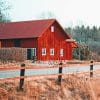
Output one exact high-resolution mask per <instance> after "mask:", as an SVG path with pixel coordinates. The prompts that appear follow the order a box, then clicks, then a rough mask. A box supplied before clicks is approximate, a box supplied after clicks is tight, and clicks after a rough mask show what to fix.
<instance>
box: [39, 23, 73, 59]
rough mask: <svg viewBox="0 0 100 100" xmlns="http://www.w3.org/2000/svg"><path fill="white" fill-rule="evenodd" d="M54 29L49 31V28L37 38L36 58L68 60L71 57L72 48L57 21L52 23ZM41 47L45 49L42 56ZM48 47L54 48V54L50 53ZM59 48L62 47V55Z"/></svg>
mask: <svg viewBox="0 0 100 100" xmlns="http://www.w3.org/2000/svg"><path fill="white" fill-rule="evenodd" d="M53 26H54V27H55V31H54V32H51V30H50V28H49V29H47V31H45V33H44V34H43V35H42V37H40V38H39V39H38V47H39V48H38V59H39V60H70V59H71V58H72V50H71V49H72V48H71V45H70V43H67V42H66V41H65V40H66V38H68V37H66V35H65V34H63V33H64V32H63V31H62V29H61V28H60V27H59V25H58V24H57V23H54V24H53ZM42 48H47V49H46V55H45V56H42V53H41V50H42ZM50 48H54V50H55V54H54V56H51V55H50ZM60 48H61V49H64V56H63V57H61V56H60Z"/></svg>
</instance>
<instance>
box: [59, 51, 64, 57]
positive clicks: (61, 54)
mask: <svg viewBox="0 0 100 100" xmlns="http://www.w3.org/2000/svg"><path fill="white" fill-rule="evenodd" d="M60 56H61V57H63V56H64V49H60Z"/></svg>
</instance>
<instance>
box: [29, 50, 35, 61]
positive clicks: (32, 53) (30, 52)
mask: <svg viewBox="0 0 100 100" xmlns="http://www.w3.org/2000/svg"><path fill="white" fill-rule="evenodd" d="M33 57H36V48H28V49H27V59H28V60H33Z"/></svg>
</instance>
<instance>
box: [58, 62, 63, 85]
mask: <svg viewBox="0 0 100 100" xmlns="http://www.w3.org/2000/svg"><path fill="white" fill-rule="evenodd" d="M62 65H63V63H62V62H60V63H59V74H62ZM61 81H62V75H58V84H59V85H61Z"/></svg>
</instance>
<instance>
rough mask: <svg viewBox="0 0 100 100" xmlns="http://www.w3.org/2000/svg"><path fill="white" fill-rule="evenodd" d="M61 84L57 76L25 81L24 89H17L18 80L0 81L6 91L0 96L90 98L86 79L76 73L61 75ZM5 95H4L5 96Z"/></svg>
mask: <svg viewBox="0 0 100 100" xmlns="http://www.w3.org/2000/svg"><path fill="white" fill-rule="evenodd" d="M63 78H64V79H63V80H62V84H61V86H60V85H58V84H57V77H51V78H40V79H39V78H38V79H34V80H32V79H30V80H26V81H25V85H24V91H19V90H18V84H19V83H18V81H17V80H16V81H8V82H1V83H0V88H3V89H5V90H6V91H7V93H5V94H3V93H2V92H1V93H0V94H2V95H1V96H0V100H6V99H2V98H3V97H6V98H8V100H90V98H91V95H90V92H89V88H88V86H87V85H86V81H85V80H83V78H81V77H77V76H76V75H70V76H66V77H63ZM5 95H6V96H5Z"/></svg>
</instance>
